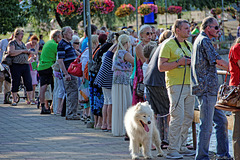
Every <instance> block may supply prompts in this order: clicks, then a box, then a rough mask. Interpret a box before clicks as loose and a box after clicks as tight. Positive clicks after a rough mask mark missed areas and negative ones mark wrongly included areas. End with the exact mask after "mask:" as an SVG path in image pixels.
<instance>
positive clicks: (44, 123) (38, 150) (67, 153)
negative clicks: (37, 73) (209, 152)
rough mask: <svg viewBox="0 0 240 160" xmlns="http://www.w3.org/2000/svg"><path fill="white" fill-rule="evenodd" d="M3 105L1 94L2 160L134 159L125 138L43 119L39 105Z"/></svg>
mask: <svg viewBox="0 0 240 160" xmlns="http://www.w3.org/2000/svg"><path fill="white" fill-rule="evenodd" d="M2 102H3V97H2V94H1V95H0V159H4V160H5V159H6V160H8V159H14V160H16V159H18V160H22V159H24V160H32V159H34V160H42V159H46V160H48V159H61V160H65V159H66V160H72V159H74V160H75V159H76V160H95V159H100V160H107V159H131V157H130V154H129V151H128V145H129V142H126V141H124V140H123V137H113V136H112V134H111V133H109V132H107V133H106V132H102V131H101V130H95V129H92V128H87V127H86V125H84V123H83V122H82V121H69V120H65V117H61V116H56V115H53V114H51V115H40V114H39V113H40V110H39V109H37V107H36V105H26V104H25V103H24V102H20V103H19V104H18V106H10V105H9V104H2ZM164 151H165V152H166V150H164ZM156 155H157V152H156V151H153V156H154V159H159V160H164V159H166V158H164V157H162V158H160V157H156ZM142 158H143V157H142ZM184 159H186V160H193V159H194V157H193V156H192V157H184ZM212 159H214V158H212Z"/></svg>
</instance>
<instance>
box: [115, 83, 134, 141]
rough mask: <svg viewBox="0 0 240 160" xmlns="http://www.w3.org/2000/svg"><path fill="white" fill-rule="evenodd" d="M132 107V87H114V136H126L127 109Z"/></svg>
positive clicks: (119, 85) (121, 85) (120, 85)
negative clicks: (125, 117) (125, 119)
mask: <svg viewBox="0 0 240 160" xmlns="http://www.w3.org/2000/svg"><path fill="white" fill-rule="evenodd" d="M131 105H132V94H131V89H130V85H124V84H113V85H112V134H113V136H124V135H125V133H126V131H125V127H124V124H123V121H124V116H125V113H126V111H127V109H128V108H129V107H130V106H131Z"/></svg>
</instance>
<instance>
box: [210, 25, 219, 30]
mask: <svg viewBox="0 0 240 160" xmlns="http://www.w3.org/2000/svg"><path fill="white" fill-rule="evenodd" d="M209 27H214V29H215V30H218V29H219V26H209Z"/></svg>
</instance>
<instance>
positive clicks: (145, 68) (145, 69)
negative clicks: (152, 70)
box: [142, 62, 148, 94]
mask: <svg viewBox="0 0 240 160" xmlns="http://www.w3.org/2000/svg"><path fill="white" fill-rule="evenodd" d="M147 67H148V64H147V63H146V62H144V63H143V65H142V70H143V79H145V76H146V71H147ZM146 93H147V91H146V87H145V88H144V94H146Z"/></svg>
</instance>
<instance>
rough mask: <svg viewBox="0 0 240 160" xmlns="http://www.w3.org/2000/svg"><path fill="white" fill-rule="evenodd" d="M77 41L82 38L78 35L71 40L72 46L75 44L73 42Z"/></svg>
mask: <svg viewBox="0 0 240 160" xmlns="http://www.w3.org/2000/svg"><path fill="white" fill-rule="evenodd" d="M76 40H78V41H80V38H79V37H78V36H76V35H73V36H72V40H71V44H73V42H75V41H76Z"/></svg>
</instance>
